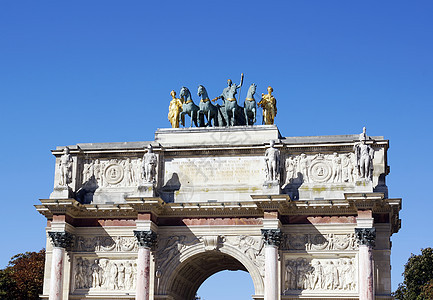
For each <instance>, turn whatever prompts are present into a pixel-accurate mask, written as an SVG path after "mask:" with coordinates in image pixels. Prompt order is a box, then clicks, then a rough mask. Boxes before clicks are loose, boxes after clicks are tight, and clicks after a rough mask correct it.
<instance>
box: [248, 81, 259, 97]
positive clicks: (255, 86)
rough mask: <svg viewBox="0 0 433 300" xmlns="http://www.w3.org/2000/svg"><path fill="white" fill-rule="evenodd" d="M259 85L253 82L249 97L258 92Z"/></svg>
mask: <svg viewBox="0 0 433 300" xmlns="http://www.w3.org/2000/svg"><path fill="white" fill-rule="evenodd" d="M256 88H257V85H256V84H255V83H251V85H250V87H249V89H248V96H247V97H248V98H253V96H254V94H255V93H256Z"/></svg>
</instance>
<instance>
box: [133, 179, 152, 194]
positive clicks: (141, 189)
mask: <svg viewBox="0 0 433 300" xmlns="http://www.w3.org/2000/svg"><path fill="white" fill-rule="evenodd" d="M134 196H136V197H155V196H156V195H155V186H154V184H153V183H151V182H146V183H142V184H141V185H139V186H138V187H137V191H136V192H135V195H134Z"/></svg>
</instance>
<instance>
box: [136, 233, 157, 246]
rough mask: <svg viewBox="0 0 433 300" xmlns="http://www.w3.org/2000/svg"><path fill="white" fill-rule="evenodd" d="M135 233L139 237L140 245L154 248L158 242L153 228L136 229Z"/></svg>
mask: <svg viewBox="0 0 433 300" xmlns="http://www.w3.org/2000/svg"><path fill="white" fill-rule="evenodd" d="M134 235H135V237H136V238H137V242H138V246H139V247H147V248H152V247H153V246H154V245H155V244H156V238H157V235H156V233H155V232H153V231H152V230H147V231H141V230H134Z"/></svg>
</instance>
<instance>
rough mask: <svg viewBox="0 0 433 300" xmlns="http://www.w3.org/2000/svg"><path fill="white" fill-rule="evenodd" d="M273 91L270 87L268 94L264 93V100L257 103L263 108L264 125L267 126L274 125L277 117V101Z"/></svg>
mask: <svg viewBox="0 0 433 300" xmlns="http://www.w3.org/2000/svg"><path fill="white" fill-rule="evenodd" d="M273 91H274V89H273V88H272V87H270V86H269V87H268V93H267V94H266V95H265V94H263V93H262V99H261V100H260V102H259V103H257V105H258V106H260V107H262V108H263V124H265V125H273V124H274V119H275V116H276V115H277V100H276V99H275V97H274V96H273V95H272V92H273Z"/></svg>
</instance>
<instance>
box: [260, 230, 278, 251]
mask: <svg viewBox="0 0 433 300" xmlns="http://www.w3.org/2000/svg"><path fill="white" fill-rule="evenodd" d="M262 236H263V239H264V240H265V244H266V245H271V246H277V247H280V244H281V240H282V239H283V233H282V232H281V229H262Z"/></svg>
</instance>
